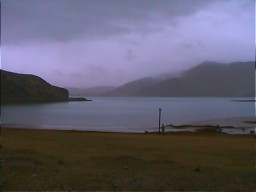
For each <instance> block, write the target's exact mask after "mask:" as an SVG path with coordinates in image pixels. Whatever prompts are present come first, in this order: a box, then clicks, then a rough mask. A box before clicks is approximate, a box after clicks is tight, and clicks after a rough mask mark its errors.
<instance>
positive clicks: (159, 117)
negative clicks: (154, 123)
mask: <svg viewBox="0 0 256 192" xmlns="http://www.w3.org/2000/svg"><path fill="white" fill-rule="evenodd" d="M161 112H162V109H161V108H159V116H158V133H159V134H160V127H161Z"/></svg>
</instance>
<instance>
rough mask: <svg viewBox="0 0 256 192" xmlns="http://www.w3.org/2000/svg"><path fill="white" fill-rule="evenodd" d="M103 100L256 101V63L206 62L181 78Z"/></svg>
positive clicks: (149, 81)
mask: <svg viewBox="0 0 256 192" xmlns="http://www.w3.org/2000/svg"><path fill="white" fill-rule="evenodd" d="M102 96H147V97H254V96H255V62H253V61H251V62H234V63H229V64H221V63H216V62H210V61H206V62H203V63H201V64H199V65H197V66H195V67H193V68H191V69H189V70H187V71H184V72H183V73H182V74H181V75H179V76H176V77H175V76H174V77H170V78H167V79H161V78H159V77H158V78H153V77H147V78H142V79H138V80H135V81H132V82H129V83H127V84H124V85H122V86H120V87H117V88H115V89H113V90H111V91H108V92H105V93H104V94H102Z"/></svg>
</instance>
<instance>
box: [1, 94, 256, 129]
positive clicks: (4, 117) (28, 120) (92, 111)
mask: <svg viewBox="0 0 256 192" xmlns="http://www.w3.org/2000/svg"><path fill="white" fill-rule="evenodd" d="M92 99H93V101H92V102H64V103H51V104H29V105H4V106H2V107H1V121H2V123H3V124H7V125H8V126H19V127H34V126H36V127H42V128H54V129H79V130H97V131H124V132H137V131H142V132H144V131H145V130H154V129H156V128H157V126H158V108H162V123H164V124H184V123H190V122H195V121H205V120H210V119H219V118H230V117H254V116H255V103H254V102H232V101H231V100H232V99H234V98H147V97H139V98H138V97H136V98H135V97H132V98H109V97H105V98H100V97H95V98H92ZM235 99H239V98H235ZM243 99H244V98H243Z"/></svg>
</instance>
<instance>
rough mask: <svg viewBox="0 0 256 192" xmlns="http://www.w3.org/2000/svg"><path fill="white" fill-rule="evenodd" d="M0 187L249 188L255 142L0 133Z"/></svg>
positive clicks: (198, 136) (205, 136)
mask: <svg viewBox="0 0 256 192" xmlns="http://www.w3.org/2000/svg"><path fill="white" fill-rule="evenodd" d="M1 159H3V160H4V163H3V164H2V167H1V175H0V183H1V188H2V190H14V191H18V190H23V191H24V190H25V191H27V190H33V191H38V190H76V191H79V190H83V191H85V190H87V191H88V190H90V191H95V190H104V191H113V190H118V191H120V190H126V191H127V190H129V191H131V190H132V191H134V190H140V191H141V190H142V191H146V190H151V191H152V190H153V191H188V190H190V191H199V190H200V191H205V190H208V191H209V190H211V191H255V189H256V172H255V170H256V169H255V165H256V164H255V137H253V136H250V135H247V136H239V135H225V134H217V133H170V134H166V135H165V136H163V135H158V134H154V133H150V134H149V133H148V134H124V133H97V132H79V131H54V130H53V131H50V130H35V129H34V130H32V129H10V128H8V129H5V128H3V130H2V135H1Z"/></svg>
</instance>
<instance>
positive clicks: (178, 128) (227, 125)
mask: <svg viewBox="0 0 256 192" xmlns="http://www.w3.org/2000/svg"><path fill="white" fill-rule="evenodd" d="M255 127H256V118H255V117H229V118H219V119H209V120H202V121H194V122H189V123H181V124H175V125H174V124H166V133H169V132H170V133H175V132H201V130H206V129H207V130H208V131H209V130H212V132H213V131H214V130H216V131H218V129H221V130H224V132H226V133H228V134H233V133H232V132H235V133H234V134H250V131H254V132H255ZM1 128H7V129H36V130H37V129H38V130H55V131H73V132H75V131H77V132H96V133H125V134H144V133H158V127H157V126H155V127H144V128H139V127H137V128H125V129H123V128H113V127H112V128H111V127H103V128H86V127H82V126H79V127H75V126H62V125H59V126H54V125H35V124H34V125H33V124H31V125H22V124H4V123H1ZM244 131H247V132H244ZM236 132H237V133H236Z"/></svg>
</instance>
